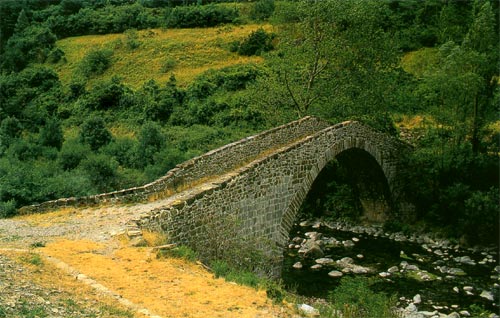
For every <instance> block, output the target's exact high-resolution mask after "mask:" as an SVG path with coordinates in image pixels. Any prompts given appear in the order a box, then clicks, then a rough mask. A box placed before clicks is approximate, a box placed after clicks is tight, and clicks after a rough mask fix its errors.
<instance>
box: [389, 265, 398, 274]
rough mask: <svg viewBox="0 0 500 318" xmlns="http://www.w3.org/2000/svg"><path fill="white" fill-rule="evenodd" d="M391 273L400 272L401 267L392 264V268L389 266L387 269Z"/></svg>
mask: <svg viewBox="0 0 500 318" xmlns="http://www.w3.org/2000/svg"><path fill="white" fill-rule="evenodd" d="M387 271H388V272H389V273H391V274H393V273H396V272H399V267H397V266H392V267H391V268H389V269H388V270H387Z"/></svg>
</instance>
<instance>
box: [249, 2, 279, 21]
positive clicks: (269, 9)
mask: <svg viewBox="0 0 500 318" xmlns="http://www.w3.org/2000/svg"><path fill="white" fill-rule="evenodd" d="M274 8H275V5H274V0H259V1H257V2H255V3H254V4H253V6H252V10H251V11H250V17H251V18H252V19H254V20H258V21H263V20H267V19H269V18H270V17H271V15H272V14H273V13H274Z"/></svg>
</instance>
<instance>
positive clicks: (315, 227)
mask: <svg viewBox="0 0 500 318" xmlns="http://www.w3.org/2000/svg"><path fill="white" fill-rule="evenodd" d="M311 227H312V228H313V229H319V228H320V227H321V222H320V221H316V222H314V224H313V225H312V226H311Z"/></svg>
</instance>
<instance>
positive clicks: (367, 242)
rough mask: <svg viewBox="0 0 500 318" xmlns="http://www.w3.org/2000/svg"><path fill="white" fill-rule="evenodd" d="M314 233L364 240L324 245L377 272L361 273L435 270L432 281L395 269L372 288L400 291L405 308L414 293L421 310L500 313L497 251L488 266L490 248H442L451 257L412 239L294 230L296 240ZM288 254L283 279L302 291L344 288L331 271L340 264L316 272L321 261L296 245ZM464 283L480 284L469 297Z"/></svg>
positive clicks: (322, 294)
mask: <svg viewBox="0 0 500 318" xmlns="http://www.w3.org/2000/svg"><path fill="white" fill-rule="evenodd" d="M312 231H314V232H319V233H322V234H323V238H325V237H330V238H331V237H334V238H336V239H337V240H338V241H344V240H352V238H358V239H359V242H355V245H354V246H353V247H344V246H342V245H340V246H338V247H330V248H323V251H324V253H325V256H324V257H329V258H332V259H333V260H339V259H341V258H343V257H351V258H352V259H354V262H355V264H357V265H361V266H365V267H370V268H373V269H374V270H375V271H374V272H373V273H372V274H357V275H364V276H375V277H379V275H378V273H380V272H386V271H387V270H388V269H389V268H390V267H392V266H399V265H400V263H401V262H402V261H406V262H408V264H412V265H417V266H418V268H419V269H420V270H425V271H428V272H429V273H431V275H430V276H431V277H433V278H435V279H434V280H432V281H419V280H417V279H415V278H412V277H411V275H410V277H409V276H408V275H407V273H409V272H406V274H403V273H394V274H393V275H391V276H390V277H387V278H380V279H379V282H378V283H376V284H375V285H373V286H372V287H373V288H374V289H375V290H376V291H382V292H385V293H386V294H388V295H393V294H396V295H397V297H398V298H401V297H405V299H403V300H401V301H400V305H399V306H400V307H405V306H406V305H407V304H408V303H409V301H410V300H411V299H412V298H413V296H414V295H416V294H420V295H421V298H422V303H421V304H419V305H418V309H419V310H420V311H422V310H428V311H434V310H435V309H436V308H438V309H439V311H440V312H451V311H460V310H464V309H465V310H468V309H469V307H470V305H472V304H476V305H481V306H483V307H484V308H485V309H488V310H490V311H492V312H498V310H499V307H498V305H497V304H498V296H499V288H498V286H497V287H494V284H495V283H500V281H499V280H498V276H497V275H498V274H497V273H496V272H494V268H495V266H497V265H498V253H497V252H496V251H489V252H488V253H487V254H488V255H489V256H490V258H491V259H492V261H490V262H486V264H478V262H479V261H482V260H484V259H485V258H486V257H487V255H484V254H485V253H484V252H483V254H481V252H478V251H476V252H474V251H471V250H463V249H462V250H455V249H452V248H442V247H440V248H439V249H440V250H441V251H442V252H443V253H444V254H445V255H442V256H438V255H436V254H435V253H434V251H436V249H438V248H435V247H434V248H432V251H431V252H429V251H428V250H426V249H425V248H424V247H423V246H422V245H423V244H418V243H413V242H409V241H406V242H396V241H394V240H391V239H389V238H387V237H374V236H371V235H367V234H357V233H353V232H350V231H339V230H332V229H330V228H327V227H325V226H322V227H320V228H311V227H300V226H298V225H296V226H295V227H294V228H293V229H292V231H291V234H290V236H291V237H290V240H291V239H293V238H294V237H301V238H305V235H304V234H305V233H306V232H312ZM427 247H428V246H427ZM401 251H404V254H403V255H401ZM359 254H361V255H363V258H361V259H360V258H358V257H357V255H359ZM284 256H285V258H284V266H283V273H282V279H283V281H284V283H285V285H287V286H289V287H290V288H291V289H294V290H296V292H297V293H298V294H300V295H304V296H309V297H319V298H326V297H327V295H328V293H329V292H331V291H333V290H334V289H335V288H336V286H338V284H339V282H340V278H332V277H329V276H328V272H330V271H332V270H336V269H338V268H336V267H335V264H334V265H333V266H324V267H323V268H321V269H319V270H312V269H310V267H311V266H312V265H314V264H315V260H314V259H304V258H302V257H301V256H299V254H298V249H296V248H287V249H286V250H285V253H284ZM460 256H469V257H470V258H471V259H472V260H474V261H475V262H476V265H468V264H463V263H459V262H456V261H455V260H454V258H456V257H460ZM493 260H494V261H493ZM298 261H300V262H301V263H302V264H303V268H302V269H294V268H293V267H292V266H293V264H294V263H295V262H298ZM438 266H447V267H452V268H460V269H462V270H463V271H465V273H466V274H467V275H465V276H451V275H447V274H443V273H441V272H440V270H439V269H438V268H437V267H438ZM400 268H401V267H400ZM346 275H352V276H354V275H356V274H344V276H346ZM434 275H435V276H434ZM447 276H448V277H447ZM492 276H493V277H492ZM464 286H472V287H474V290H473V293H474V295H473V296H471V295H467V294H466V292H465V291H464V289H463V287H464ZM454 287H457V288H458V289H459V292H458V293H457V292H455V291H454V290H453V288H454ZM482 290H487V291H491V292H493V293H494V295H495V300H496V303H497V304H494V303H493V302H491V301H489V300H487V299H485V298H483V297H480V296H479V295H480V294H481V291H482ZM452 305H455V306H454V308H452V307H451V306H452ZM433 306H437V307H433ZM456 306H458V307H456ZM441 307H443V308H441Z"/></svg>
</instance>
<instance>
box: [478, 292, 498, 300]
mask: <svg viewBox="0 0 500 318" xmlns="http://www.w3.org/2000/svg"><path fill="white" fill-rule="evenodd" d="M479 296H481V297H483V298H486V299H488V300H489V301H494V300H495V297H494V296H493V294H492V293H491V292H489V291H487V290H483V291H482V292H481V294H480V295H479Z"/></svg>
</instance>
